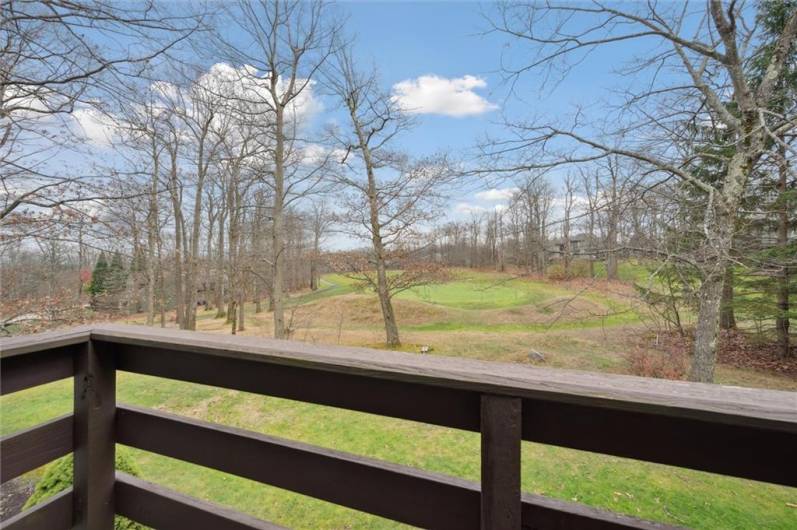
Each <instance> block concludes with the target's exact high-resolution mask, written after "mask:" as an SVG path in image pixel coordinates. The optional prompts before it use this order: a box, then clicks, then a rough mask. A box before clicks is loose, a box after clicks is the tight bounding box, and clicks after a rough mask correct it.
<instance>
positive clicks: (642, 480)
mask: <svg viewBox="0 0 797 530" xmlns="http://www.w3.org/2000/svg"><path fill="white" fill-rule="evenodd" d="M118 399H119V401H120V402H124V403H131V404H136V405H140V406H146V407H154V408H158V409H161V410H168V411H171V412H174V413H178V414H184V415H188V416H192V417H196V418H201V419H204V420H207V421H212V422H217V423H223V424H227V425H233V426H236V427H239V428H244V429H249V430H252V431H257V432H262V433H266V434H271V435H275V436H281V437H284V438H290V439H294V440H300V441H303V442H307V443H311V444H315V445H318V446H323V447H330V448H335V449H339V450H344V451H349V452H352V453H356V454H361V455H365V456H369V457H373V458H379V459H382V460H387V461H391V462H395V463H399V464H404V465H409V466H414V467H419V468H423V469H426V470H430V471H436V472H440V473H446V474H450V475H455V476H459V477H463V478H466V479H469V480H478V478H479V462H480V459H479V437H478V434H476V433H469V432H463V431H458V430H455V429H446V428H441V427H434V426H429V425H423V424H418V423H414V422H409V421H403V420H394V419H389V418H383V417H379V416H373V415H369V414H363V413H358V412H351V411H345V410H340V409H335V408H330V407H323V406H319V405H312V404H307V403H299V402H294V401H289V400H284V399H277V398H270V397H263V396H257V395H253V394H247V393H243V392H236V391H230V390H222V389H215V388H212V387H206V386H203V385H196V384H190V383H182V382H177V381H171V380H166V379H160V378H153V377H148V376H140V375H133V374H127V373H120V374H119V377H118ZM71 402H72V389H71V381H69V380H67V381H60V382H56V383H52V384H49V385H44V386H41V387H37V388H33V389H29V390H26V391H23V392H19V393H16V394H11V395H9V396H4V397H3V398H2V400H1V401H0V405H2V408H1V409H0V410H2V420H1V423H0V425H1V426H2V432H3V434H7V433H9V432H13V431H16V430H19V429H21V428H25V427H29V426H32V425H35V424H37V423H39V422H41V421H44V420H46V419H49V418H51V417H54V416H56V415H59V414H63V413H66V412H68V411H69V409H70V408H71ZM120 450H121V451H126V452H128V453H129V454H130V456H131V457H132V458H133V459H134V461H135V464H136V465H137V467H138V468H139V469H140V470H141V473H142V478H144V479H147V480H150V481H153V482H158V483H160V484H164V485H166V486H168V487H171V488H173V489H176V490H179V491H182V492H185V493H187V494H190V495H194V496H197V497H200V498H204V499H208V500H212V501H214V502H218V503H221V504H225V505H227V506H231V507H233V508H236V509H238V510H241V511H244V512H247V513H250V514H252V515H255V516H257V517H261V518H263V519H267V520H271V521H274V522H276V523H279V524H283V525H286V526H289V527H294V528H308V529H309V528H330V529H332V528H398V527H399V526H400V525H397V524H396V523H393V522H390V521H386V520H384V519H380V518H377V517H374V516H371V515H368V514H364V513H360V512H356V511H353V510H349V509H346V508H342V507H339V506H335V505H332V504H329V503H326V502H322V501H319V500H315V499H310V498H307V497H304V496H301V495H297V494H294V493H290V492H287V491H283V490H279V489H277V488H272V487H268V486H263V485H260V484H258V483H255V482H252V481H249V480H245V479H240V478H237V477H233V476H230V475H226V474H224V473H221V472H218V471H213V470H209V469H204V468H199V467H197V466H194V465H191V464H187V463H183V462H180V461H177V460H173V459H170V458H165V457H160V456H157V455H154V454H150V453H145V452H143V451H138V450H133V449H130V448H125V447H120ZM522 456H523V468H522V485H523V489H524V490H525V491H529V492H533V493H538V494H543V495H548V496H552V497H556V498H560V499H565V500H572V501H578V502H582V503H586V504H590V505H593V506H598V507H602V508H607V509H610V510H614V511H618V512H623V513H627V514H631V515H635V516H639V517H644V518H649V519H653V520H658V521H663V522H668V523H672V524H681V525H686V526H691V527H695V528H739V529H750V528H780V529H791V528H794V523H795V521H797V519H796V517H797V513H795V509H794V508H792V507H790V506H789V503H796V502H797V489H791V488H784V487H778V486H772V485H767V484H761V483H756V482H752V481H747V480H740V479H733V478H727V477H721V476H717V475H711V474H708V473H702V472H695V471H688V470H683V469H678V468H672V467H668V466H661V465H656V464H648V463H643V462H637V461H633V460H627V459H622V458H615V457H608V456H602V455H595V454H591V453H586V452H582V451H574V450H569V449H563V448H556V447H551V446H544V445H540V444H533V443H526V442H524V444H523V449H522ZM341 487H345V484H342V485H341Z"/></svg>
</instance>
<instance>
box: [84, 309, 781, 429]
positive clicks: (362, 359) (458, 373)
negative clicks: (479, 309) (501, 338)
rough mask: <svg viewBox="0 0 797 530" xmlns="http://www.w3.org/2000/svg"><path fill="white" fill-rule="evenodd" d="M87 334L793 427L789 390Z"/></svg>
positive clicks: (181, 335)
mask: <svg viewBox="0 0 797 530" xmlns="http://www.w3.org/2000/svg"><path fill="white" fill-rule="evenodd" d="M91 336H92V338H93V339H94V340H102V341H109V342H113V343H115V344H127V345H133V346H142V347H144V348H165V349H167V350H174V351H188V352H194V353H197V354H202V355H206V356H213V357H221V358H233V359H245V360H251V361H255V362H259V363H266V364H282V365H289V366H300V367H307V368H312V369H313V370H321V371H330V372H337V373H346V374H355V375H364V376H366V377H369V378H378V379H386V380H390V381H404V382H412V383H422V384H425V385H432V386H442V387H445V388H450V389H463V390H468V391H472V392H477V393H479V394H498V395H509V396H514V397H522V398H529V399H535V400H544V401H556V402H563V403H577V404H578V403H580V404H586V405H590V406H596V407H597V406H601V407H604V408H611V409H621V410H629V411H637V412H647V413H653V414H658V415H664V416H674V417H691V418H694V419H702V420H708V421H712V422H716V421H724V422H726V423H730V424H737V425H755V426H758V427H761V428H772V429H779V430H788V431H791V432H797V407H795V405H797V395H795V393H794V392H784V391H777V390H763V389H755V388H741V387H730V386H722V385H710V384H703V383H691V382H686V381H667V380H662V379H650V378H643V377H634V376H624V375H616V374H600V373H590V372H580V371H575V370H561V369H545V368H538V367H534V366H529V365H523V364H518V363H499V362H491V361H477V360H472V359H463V358H453V357H443V356H433V355H432V356H430V355H416V354H409V353H401V352H389V351H384V350H372V349H366V348H351V347H340V346H327V345H315V344H307V343H302V342H291V341H280V340H274V339H267V338H262V337H243V336H236V337H230V336H225V335H220V334H209V333H197V332H192V331H179V330H173V329H160V328H151V327H144V326H125V325H118V324H114V325H110V324H109V325H99V326H95V327H94V328H92V332H91Z"/></svg>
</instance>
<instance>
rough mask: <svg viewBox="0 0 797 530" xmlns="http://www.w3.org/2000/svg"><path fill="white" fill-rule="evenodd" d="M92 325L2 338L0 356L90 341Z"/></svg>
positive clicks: (7, 356) (5, 357) (6, 356)
mask: <svg viewBox="0 0 797 530" xmlns="http://www.w3.org/2000/svg"><path fill="white" fill-rule="evenodd" d="M90 337H91V326H76V327H73V328H69V329H59V330H55V331H45V332H43V333H36V334H34V335H18V336H15V337H2V338H0V358H4V359H7V358H9V357H14V356H17V355H27V354H30V353H36V352H40V351H47V350H54V349H56V348H61V347H63V346H73V345H78V344H83V343H86V342H88V340H89V338H90Z"/></svg>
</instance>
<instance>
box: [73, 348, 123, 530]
mask: <svg viewBox="0 0 797 530" xmlns="http://www.w3.org/2000/svg"><path fill="white" fill-rule="evenodd" d="M82 348H83V351H82V352H80V353H79V354H78V355H77V356H76V358H75V420H74V453H75V458H74V462H75V480H74V509H73V514H74V527H75V528H76V529H78V530H110V529H112V528H113V518H114V506H113V485H114V452H115V441H114V414H115V411H116V371H115V369H114V356H113V354H112V352H111V351H109V350H106V349H104V348H102V347H98V348H95V347H94V344H93V343H92V342H88V343H86V344H84V345H83V346H82Z"/></svg>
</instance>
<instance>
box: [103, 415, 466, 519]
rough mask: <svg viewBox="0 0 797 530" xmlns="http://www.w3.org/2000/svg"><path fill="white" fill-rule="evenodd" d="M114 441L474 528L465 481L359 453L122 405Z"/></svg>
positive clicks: (395, 514)
mask: <svg viewBox="0 0 797 530" xmlns="http://www.w3.org/2000/svg"><path fill="white" fill-rule="evenodd" d="M116 429H117V439H118V441H119V443H121V444H124V445H128V446H131V447H135V448H138V449H143V450H145V451H151V452H154V453H158V454H161V455H165V456H169V457H172V458H177V459H180V460H184V461H186V462H191V463H194V464H198V465H201V466H206V467H211V468H214V469H218V470H221V471H224V472H226V473H231V474H234V475H237V476H240V477H244V478H248V479H251V480H256V481H258V482H262V483H264V484H269V485H272V486H276V487H279V488H283V489H287V490H290V491H294V492H297V493H301V494H304V495H309V496H311V497H315V498H317V499H322V500H325V501H329V502H333V503H335V504H340V505H342V506H347V507H349V508H354V509H356V510H361V511H365V512H368V513H372V514H374V515H379V516H381V517H387V518H389V519H393V520H395V521H401V522H404V523H407V524H411V525H414V526H419V527H422V528H441V529H442V528H448V529H452V530H457V529H461V530H467V529H474V530H475V529H477V528H478V527H479V492H478V488H473V487H471V486H470V483H467V482H465V481H460V480H457V479H453V478H450V477H445V476H443V475H436V474H431V473H427V472H424V471H421V470H418V469H413V468H408V467H404V466H398V465H394V464H390V463H387V462H380V461H378V460H373V459H369V458H365V457H360V456H357V455H352V454H348V453H343V452H340V451H333V450H330V449H324V448H320V447H314V446H311V445H307V444H303V443H299V442H294V441H290V440H283V439H279V438H275V437H271V436H265V435H262V434H257V433H252V432H248V431H244V430H241V429H235V428H232V427H227V426H222V425H214V424H211V423H208V422H203V421H199V420H194V419H189V418H183V417H180V416H176V415H173V414H167V413H163V412H160V411H154V410H146V409H141V408H138V407H131V406H127V405H119V407H118V410H117V417H116Z"/></svg>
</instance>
